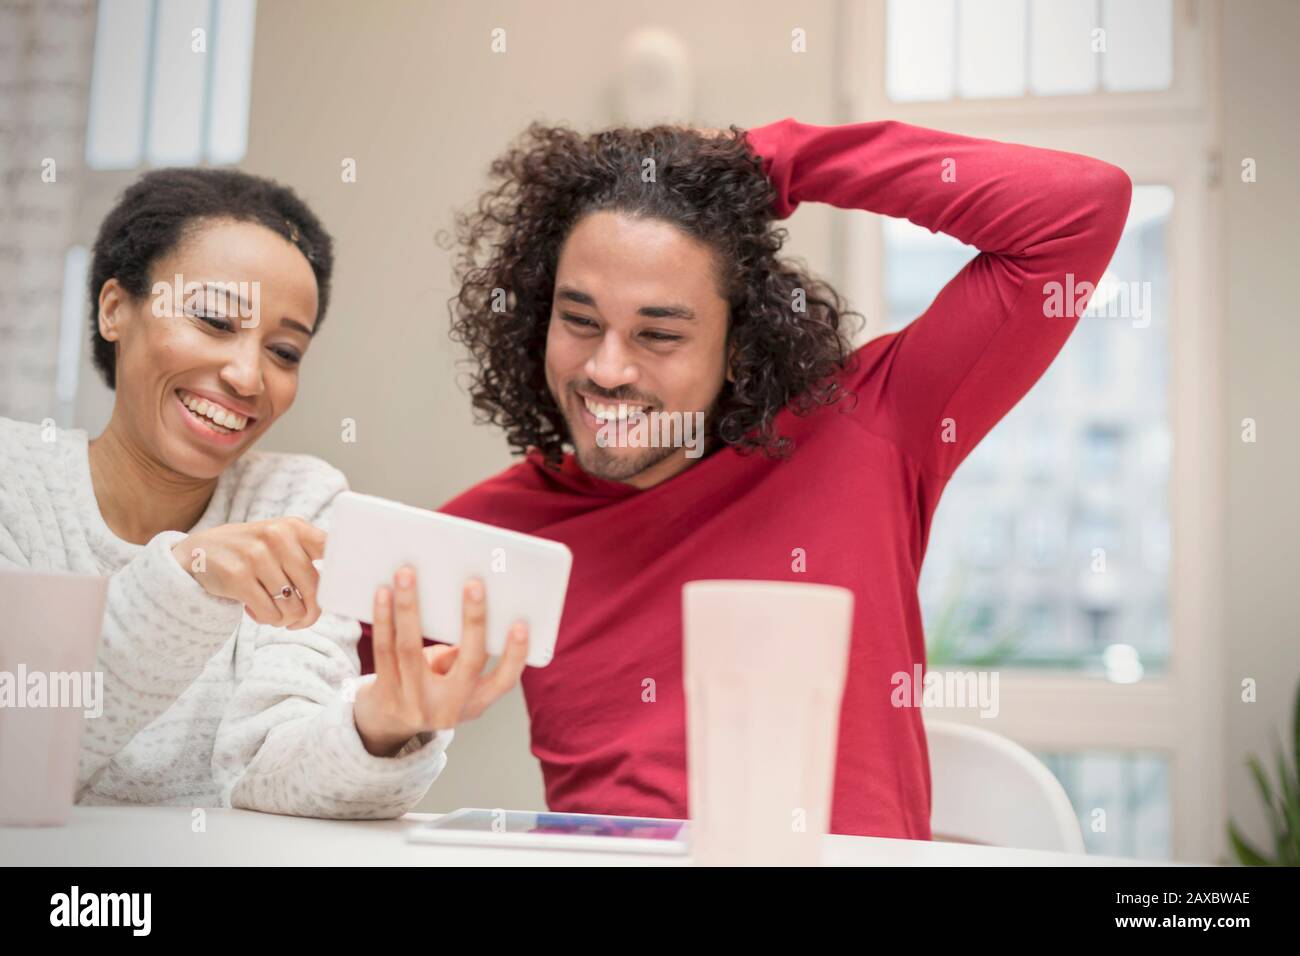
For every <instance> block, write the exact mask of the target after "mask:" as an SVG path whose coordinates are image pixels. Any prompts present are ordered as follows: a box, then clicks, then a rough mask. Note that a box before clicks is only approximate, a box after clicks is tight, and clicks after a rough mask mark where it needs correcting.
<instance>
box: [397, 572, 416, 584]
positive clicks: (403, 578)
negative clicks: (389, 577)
mask: <svg viewBox="0 0 1300 956" xmlns="http://www.w3.org/2000/svg"><path fill="white" fill-rule="evenodd" d="M414 577H415V575H413V574H412V573H411V569H410V568H402V569H401V570H399V571H398V572H397V586H398V587H399V588H409V587H410V586H411V581H412V580H413V579H414Z"/></svg>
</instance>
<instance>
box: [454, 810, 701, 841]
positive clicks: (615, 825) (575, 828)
mask: <svg viewBox="0 0 1300 956" xmlns="http://www.w3.org/2000/svg"><path fill="white" fill-rule="evenodd" d="M428 825H429V827H431V828H433V829H437V830H451V831H458V832H476V833H533V834H549V835H560V836H595V837H614V838H623V839H633V840H676V839H679V838H680V837H681V835H682V827H683V825H684V821H682V820H659V819H655V818H653V817H614V816H598V815H594V814H587V813H531V812H524V811H518V810H511V811H501V810H462V811H459V812H457V813H451V814H448V815H447V816H445V817H442V818H440V819H438V820H435V821H433V822H432V823H430V824H428Z"/></svg>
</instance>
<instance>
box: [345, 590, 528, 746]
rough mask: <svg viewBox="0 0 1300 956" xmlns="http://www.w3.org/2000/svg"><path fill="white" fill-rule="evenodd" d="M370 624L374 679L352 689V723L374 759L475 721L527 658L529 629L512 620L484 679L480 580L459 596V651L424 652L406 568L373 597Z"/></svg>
mask: <svg viewBox="0 0 1300 956" xmlns="http://www.w3.org/2000/svg"><path fill="white" fill-rule="evenodd" d="M373 621H374V623H373V624H372V626H371V632H372V641H373V646H374V655H375V679H374V681H372V682H370V683H368V684H365V685H363V686H362V687H361V688H360V689H359V690H358V691H357V699H356V702H355V703H354V705H353V718H354V720H355V721H356V725H357V732H358V734H360V736H361V740H362V743H364V744H365V746H366V749H367V750H368V751H369V752H370V753H372V754H374V755H376V756H392V755H393V754H395V753H396V752H397V751H398V750H400V749H401V747H402V745H403V744H405V743H406V742H407V741H408V740H410V739H411V738H412V737H414V736H415V735H416V734H419V733H426V732H430V731H438V730H449V729H451V728H453V727H455V726H456V725H457V724H458V723H459V722H460V721H462V720H472V719H474V718H475V717H477V716H479V715H480V714H481V713H483V711H485V710H486V709H487V708H488V706H489V705H491V704H492V703H493V702H494V701H495V700H497V698H499V697H501V696H502V695H503V694H505V692H506V691H508V690H509V689H510V688H511V687H513V686H514V685H515V682H516V681H518V680H519V675H520V674H522V673H523V670H524V664H525V660H526V658H527V656H528V627H527V625H525V624H524V623H523V622H516V623H515V625H514V626H513V627H512V628H511V629H510V634H509V637H508V639H507V641H506V650H505V653H503V654H502V655H501V659H500V661H498V663H497V665H496V667H494V668H493V669H492V670H491V671H489V672H488V673H483V667H484V665H485V664H486V663H487V659H488V654H487V595H486V592H485V591H484V586H483V582H481V581H470V582H468V583H467V584H466V585H465V588H464V591H463V592H462V597H461V639H460V644H458V645H435V646H433V647H424V642H423V639H422V637H421V634H420V608H419V604H418V600H417V598H416V589H415V571H414V569H412V568H401V569H400V570H399V571H398V572H397V574H396V576H395V577H394V579H393V587H392V588H388V587H381V588H379V589H378V590H377V591H376V592H375V607H374V617H373Z"/></svg>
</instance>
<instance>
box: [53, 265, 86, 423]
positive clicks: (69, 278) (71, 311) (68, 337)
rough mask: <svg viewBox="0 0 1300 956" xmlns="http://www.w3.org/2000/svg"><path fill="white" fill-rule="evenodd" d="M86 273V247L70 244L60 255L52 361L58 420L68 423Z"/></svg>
mask: <svg viewBox="0 0 1300 956" xmlns="http://www.w3.org/2000/svg"><path fill="white" fill-rule="evenodd" d="M89 275H90V250H89V249H87V248H86V247H85V246H73V247H72V248H71V249H69V250H68V251H67V254H66V255H65V256H64V257H63V300H62V303H61V305H60V308H59V355H58V359H57V361H56V364H55V379H54V394H55V397H56V398H57V399H58V402H59V424H60V425H62V426H63V427H64V428H70V427H71V426H72V409H73V403H74V402H75V401H76V399H77V372H78V370H79V369H80V366H81V348H82V343H83V342H85V341H87V340H88V338H89V336H88V335H87V334H86V318H87V315H88V314H89V306H88V305H87V299H86V280H87V278H88V277H89Z"/></svg>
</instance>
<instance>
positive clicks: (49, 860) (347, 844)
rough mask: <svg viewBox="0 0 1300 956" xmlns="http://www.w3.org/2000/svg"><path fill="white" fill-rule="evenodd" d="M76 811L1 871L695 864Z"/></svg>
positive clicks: (0, 848)
mask: <svg viewBox="0 0 1300 956" xmlns="http://www.w3.org/2000/svg"><path fill="white" fill-rule="evenodd" d="M193 813H194V811H192V810H190V809H188V808H185V807H75V808H74V809H73V811H72V819H71V821H70V822H69V823H68V825H67V826H63V827H31V828H28V827H0V865H6V866H13V865H48V866H230V865H233V866H280V865H287V866H340V865H343V866H351V865H362V866H367V865H380V866H682V865H684V864H688V863H689V862H690V861H689V859H688V858H685V857H681V856H657V855H648V854H626V853H608V852H604V853H602V852H595V853H586V852H573V851H560V850H522V849H516V848H512V847H501V848H479V847H457V846H437V845H428V844H412V843H408V842H406V839H405V837H404V834H405V831H406V830H408V829H410V828H411V827H412V826H415V825H417V824H419V823H420V822H421V821H424V820H431V819H434V818H435V817H436V816H437V814H429V813H408V814H407V815H406V816H405V817H402V818H401V819H398V820H383V821H364V822H360V821H339V820H310V819H304V818H299V817H282V816H275V815H273V814H266V813H253V812H251V811H248V810H205V811H203V813H204V815H205V825H206V830H205V832H200V833H196V832H194V831H193V829H192V814H193ZM825 862H827V863H828V864H831V865H837V866H859V865H865V866H1080V865H1084V866H1127V865H1136V864H1138V863H1139V862H1140V863H1141V865H1150V864H1149V863H1147V862H1145V861H1136V860H1124V859H1118V858H1115V857H1098V856H1076V855H1073V854H1068V853H1047V852H1042V851H1039V850H1006V849H1000V848H997V847H983V846H970V845H966V844H956V843H928V842H924V841H919V840H890V839H885V838H881V837H850V836H828V837H827V838H826V856H825Z"/></svg>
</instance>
